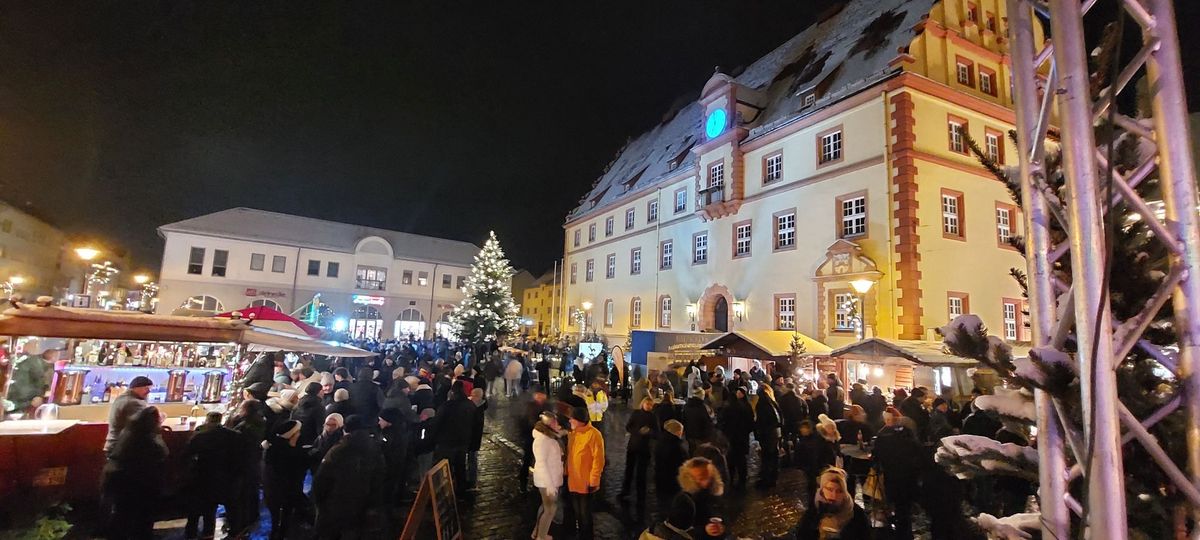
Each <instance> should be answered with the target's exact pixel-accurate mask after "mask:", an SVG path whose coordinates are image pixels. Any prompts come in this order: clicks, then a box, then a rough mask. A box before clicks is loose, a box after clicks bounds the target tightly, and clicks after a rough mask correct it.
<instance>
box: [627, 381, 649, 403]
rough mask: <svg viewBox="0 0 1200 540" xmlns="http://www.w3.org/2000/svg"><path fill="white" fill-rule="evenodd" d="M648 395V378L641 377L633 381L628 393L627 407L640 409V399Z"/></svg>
mask: <svg viewBox="0 0 1200 540" xmlns="http://www.w3.org/2000/svg"><path fill="white" fill-rule="evenodd" d="M648 397H650V380H649V379H646V378H644V377H643V378H641V379H638V380H636V381H634V382H633V389H632V390H631V391H630V395H629V407H630V408H633V410H635V411H636V410H638V409H640V408H641V404H642V400H643V399H646V398H648Z"/></svg>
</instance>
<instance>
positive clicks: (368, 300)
mask: <svg viewBox="0 0 1200 540" xmlns="http://www.w3.org/2000/svg"><path fill="white" fill-rule="evenodd" d="M385 300H386V298H384V297H382V296H369V295H366V294H356V295H354V297H353V301H354V303H355V304H361V305H364V306H382V305H383V303H384V301H385Z"/></svg>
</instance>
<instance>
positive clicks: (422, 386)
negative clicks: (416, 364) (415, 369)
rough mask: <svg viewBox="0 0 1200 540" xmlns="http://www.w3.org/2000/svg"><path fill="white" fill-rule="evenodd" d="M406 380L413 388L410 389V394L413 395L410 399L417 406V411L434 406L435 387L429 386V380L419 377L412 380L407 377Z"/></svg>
mask: <svg viewBox="0 0 1200 540" xmlns="http://www.w3.org/2000/svg"><path fill="white" fill-rule="evenodd" d="M405 380H406V381H407V382H408V385H409V388H410V389H411V390H410V391H409V395H410V396H411V397H410V398H409V399H411V400H412V404H413V405H416V406H417V411H423V410H425V409H432V408H434V406H433V387H431V386H429V383H428V382H425V381H422V380H421V379H420V378H418V377H412V378H411V380H410V379H407V378H406V379H405Z"/></svg>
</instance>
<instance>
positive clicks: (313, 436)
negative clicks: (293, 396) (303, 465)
mask: <svg viewBox="0 0 1200 540" xmlns="http://www.w3.org/2000/svg"><path fill="white" fill-rule="evenodd" d="M322 403H323V400H322V399H321V383H316V382H311V383H308V385H307V386H305V387H304V397H302V398H300V402H299V403H297V404H296V408H295V409H292V418H291V419H292V420H296V421H298V422H300V445H301V446H311V445H312V444H313V441H316V440H317V436H318V435H320V434H321V426H322V425H324V424H325V406H324V405H322Z"/></svg>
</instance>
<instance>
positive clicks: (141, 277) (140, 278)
mask: <svg viewBox="0 0 1200 540" xmlns="http://www.w3.org/2000/svg"><path fill="white" fill-rule="evenodd" d="M149 281H150V276H147V275H146V274H138V275H136V276H133V282H134V283H137V284H138V285H145V284H146V283H147V282H149Z"/></svg>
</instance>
